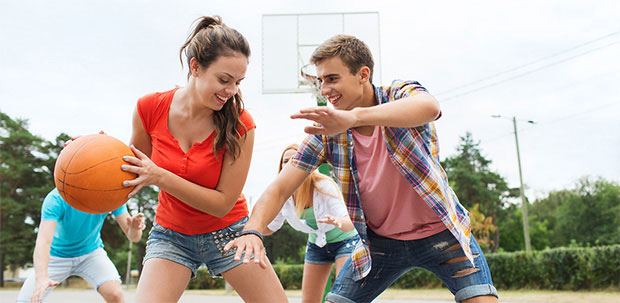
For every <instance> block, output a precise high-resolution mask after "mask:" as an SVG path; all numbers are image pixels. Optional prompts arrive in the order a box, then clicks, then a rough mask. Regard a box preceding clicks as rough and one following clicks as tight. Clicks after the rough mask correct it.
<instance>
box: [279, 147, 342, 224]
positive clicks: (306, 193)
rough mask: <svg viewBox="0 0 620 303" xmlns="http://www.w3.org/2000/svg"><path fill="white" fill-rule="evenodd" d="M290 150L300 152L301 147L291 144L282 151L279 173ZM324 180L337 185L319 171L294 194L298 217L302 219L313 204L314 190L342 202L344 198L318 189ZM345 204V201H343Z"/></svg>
mask: <svg viewBox="0 0 620 303" xmlns="http://www.w3.org/2000/svg"><path fill="white" fill-rule="evenodd" d="M289 150H294V151H298V150H299V145H298V144H291V145H289V146H287V147H286V148H284V151H282V155H281V156H280V165H279V166H278V173H279V172H281V171H282V168H283V167H282V164H283V160H284V154H285V153H286V152H287V151H289ZM323 180H329V181H331V182H332V183H334V184H335V183H336V182H334V180H332V178H330V177H328V176H326V175H323V174H321V173H319V172H317V171H313V172H312V173H311V174H310V177H308V178H306V180H305V181H304V183H302V184H301V185H300V186H299V187H298V188H297V190H296V191H295V193H294V194H293V202H294V203H295V209H297V216H298V217H300V216H301V214H302V213H303V212H304V209H305V208H306V207H307V206H308V205H309V204H310V203H311V202H312V198H313V195H314V190H315V189H316V190H318V191H319V192H321V193H323V194H326V195H328V196H332V197H334V198H340V200H342V196H334V195H332V194H330V193H326V192H323V191H321V190H320V189H319V188H317V187H316V183H317V182H320V181H323ZM343 203H344V200H343Z"/></svg>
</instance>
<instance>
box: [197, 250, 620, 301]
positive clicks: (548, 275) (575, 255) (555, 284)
mask: <svg viewBox="0 0 620 303" xmlns="http://www.w3.org/2000/svg"><path fill="white" fill-rule="evenodd" d="M485 257H486V259H487V262H488V264H489V269H490V270H491V275H492V276H493V284H495V287H497V288H499V289H521V288H529V289H548V290H585V289H587V290H592V289H608V288H613V289H618V288H619V286H620V245H612V246H599V247H591V248H590V247H588V248H556V249H548V250H543V251H532V252H513V253H496V254H489V255H486V256H485ZM273 268H274V270H275V272H276V274H277V275H278V278H279V279H280V282H282V286H284V288H285V289H300V288H301V279H302V277H303V268H304V266H303V264H275V265H273ZM332 275H333V271H332ZM332 279H333V276H332ZM442 285H443V283H442V282H441V280H439V278H437V277H435V275H434V274H432V273H431V272H429V271H426V270H424V269H421V268H414V269H413V270H410V271H409V272H407V273H406V274H404V275H403V276H401V277H400V278H399V279H398V280H396V282H394V284H393V285H392V287H394V288H436V287H441V286H442ZM189 288H190V289H195V288H200V289H210V288H224V279H219V278H216V279H213V278H211V277H210V276H209V273H208V271H207V270H206V268H200V269H199V270H198V272H197V274H196V278H195V279H192V280H191V281H190V283H189Z"/></svg>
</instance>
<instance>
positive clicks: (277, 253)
mask: <svg viewBox="0 0 620 303" xmlns="http://www.w3.org/2000/svg"><path fill="white" fill-rule="evenodd" d="M307 241H308V234H306V233H303V232H300V231H297V230H295V229H293V228H292V227H291V226H290V225H288V223H287V224H283V225H282V228H280V229H279V230H278V231H276V232H275V233H273V235H270V236H267V237H265V249H266V250H267V256H268V257H269V260H271V262H279V263H287V264H301V263H304V253H301V254H300V250H301V249H302V248H303V247H304V245H306V242H307Z"/></svg>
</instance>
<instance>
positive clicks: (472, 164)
mask: <svg viewBox="0 0 620 303" xmlns="http://www.w3.org/2000/svg"><path fill="white" fill-rule="evenodd" d="M457 151H458V154H457V155H456V156H453V157H448V158H446V160H445V161H443V162H442V166H443V167H444V169H445V171H446V174H447V175H448V180H450V185H451V186H452V189H453V190H454V192H455V193H456V195H457V196H458V197H459V200H460V201H461V203H462V204H463V206H465V207H466V208H467V209H471V208H472V207H474V205H475V204H479V211H480V212H481V213H482V214H484V216H486V217H490V218H491V222H492V225H493V226H495V227H496V226H497V225H498V219H499V218H500V217H501V216H502V212H503V209H504V206H505V204H506V198H508V197H509V196H511V193H510V189H509V187H508V184H507V183H506V181H505V180H504V178H503V177H502V176H500V175H499V174H497V173H495V172H492V171H491V170H490V167H489V165H490V164H491V160H488V159H486V158H485V157H484V156H483V155H482V153H481V152H480V143H479V142H475V141H474V139H473V137H472V135H471V133H469V132H467V133H466V134H465V136H464V137H461V143H460V145H459V147H458V148H457ZM473 232H474V233H475V232H476V231H475V230H474V231H473ZM500 232H501V229H499V228H494V230H493V236H492V237H491V238H492V240H491V241H492V242H491V243H492V245H491V246H490V249H491V251H493V252H495V251H497V249H498V247H499V244H500Z"/></svg>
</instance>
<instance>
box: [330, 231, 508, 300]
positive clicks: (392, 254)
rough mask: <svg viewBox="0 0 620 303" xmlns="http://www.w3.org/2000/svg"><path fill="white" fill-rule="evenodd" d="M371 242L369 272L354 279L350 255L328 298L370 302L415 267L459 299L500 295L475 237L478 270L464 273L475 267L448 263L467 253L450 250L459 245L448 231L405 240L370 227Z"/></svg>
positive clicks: (466, 264) (461, 263) (473, 245)
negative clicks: (463, 271)
mask: <svg viewBox="0 0 620 303" xmlns="http://www.w3.org/2000/svg"><path fill="white" fill-rule="evenodd" d="M368 242H369V243H370V255H371V259H372V269H371V270H370V273H369V274H368V275H367V276H366V277H364V278H363V279H361V280H359V281H355V280H353V278H352V277H353V275H352V274H353V270H352V268H351V259H350V258H349V259H348V260H347V261H346V262H345V264H344V265H343V267H342V269H341V271H340V275H338V278H337V279H336V281H335V282H334V286H333V287H332V290H331V293H329V294H328V295H327V298H326V300H327V301H330V302H346V303H351V302H371V301H372V300H373V299H374V298H376V297H377V296H379V295H380V294H381V293H382V292H383V291H384V290H385V289H386V288H388V287H389V286H390V285H392V283H394V282H395V281H396V280H397V279H398V278H399V277H400V276H402V275H403V274H405V273H406V272H408V271H409V270H411V269H412V268H414V267H420V268H424V269H426V270H428V271H430V272H432V273H434V274H435V275H436V276H437V277H439V278H440V279H441V280H442V281H443V283H444V284H445V285H446V286H447V287H448V289H449V290H450V291H451V292H452V293H453V294H454V299H455V301H456V302H461V301H462V300H465V299H469V298H472V297H476V296H484V295H493V296H496V297H498V295H497V290H496V289H495V287H494V286H493V282H492V281H491V273H490V271H489V267H488V265H487V262H486V259H485V258H484V255H483V254H482V250H481V249H480V246H479V245H478V242H476V239H474V237H472V238H471V242H470V247H471V250H472V254H473V255H474V256H475V257H474V263H475V269H477V271H475V272H473V273H468V274H464V275H457V273H459V272H460V271H462V270H468V269H471V268H472V264H471V262H470V261H469V260H467V259H466V260H464V261H458V262H453V263H452V262H447V261H450V260H453V259H454V258H458V257H463V256H464V255H465V253H464V252H463V250H462V249H460V246H458V249H454V250H451V249H449V248H452V247H453V246H454V245H457V244H458V241H457V240H456V238H455V237H454V236H453V235H452V234H451V233H450V231H449V230H445V231H442V232H440V233H438V234H435V235H432V236H429V237H426V238H423V239H419V240H409V241H403V240H395V239H390V238H386V237H382V236H379V235H377V234H375V233H374V232H372V230H370V229H368ZM454 276H458V277H454Z"/></svg>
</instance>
